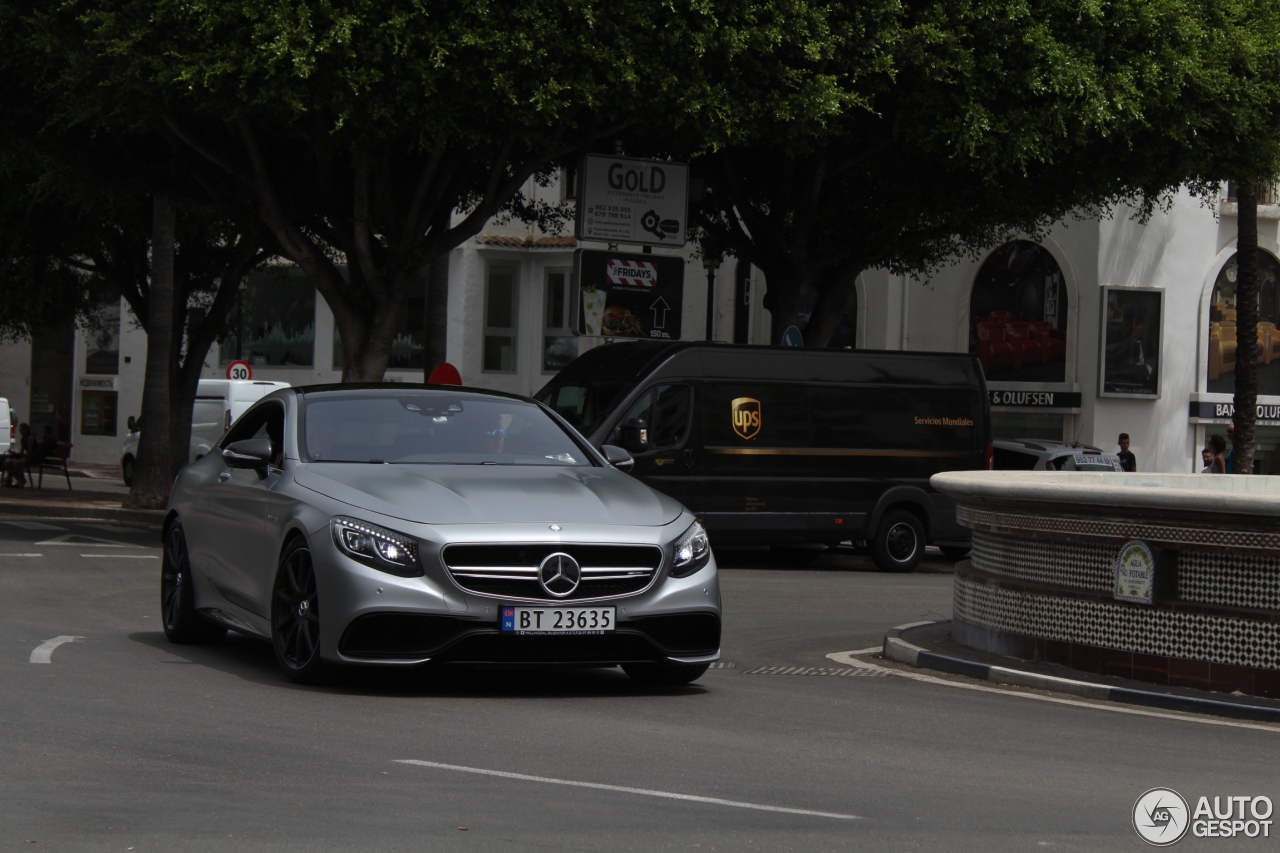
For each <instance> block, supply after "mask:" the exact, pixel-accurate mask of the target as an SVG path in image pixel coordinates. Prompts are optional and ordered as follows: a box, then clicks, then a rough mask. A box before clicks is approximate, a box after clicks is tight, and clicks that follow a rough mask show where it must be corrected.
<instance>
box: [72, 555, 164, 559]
mask: <svg viewBox="0 0 1280 853" xmlns="http://www.w3.org/2000/svg"><path fill="white" fill-rule="evenodd" d="M80 556H81V557H115V558H117V559H122V560H158V559H160V558H159V557H158V556H156V555H155V554H81V555H80Z"/></svg>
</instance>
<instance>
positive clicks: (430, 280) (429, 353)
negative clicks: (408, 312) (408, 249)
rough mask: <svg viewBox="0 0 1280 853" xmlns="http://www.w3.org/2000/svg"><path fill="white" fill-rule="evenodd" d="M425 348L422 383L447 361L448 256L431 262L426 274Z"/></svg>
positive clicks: (442, 256)
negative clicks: (439, 365)
mask: <svg viewBox="0 0 1280 853" xmlns="http://www.w3.org/2000/svg"><path fill="white" fill-rule="evenodd" d="M425 343H426V346H425V348H424V351H423V353H422V364H423V369H424V371H425V373H424V377H423V378H424V381H425V378H426V377H427V376H430V375H431V371H432V370H434V369H435V367H436V365H437V364H440V363H441V362H445V361H448V360H449V348H448V343H449V255H448V254H444V255H441V256H440V257H438V258H436V259H435V260H434V261H432V262H431V271H430V272H429V273H428V274H427V328H426V341H425Z"/></svg>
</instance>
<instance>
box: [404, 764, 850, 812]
mask: <svg viewBox="0 0 1280 853" xmlns="http://www.w3.org/2000/svg"><path fill="white" fill-rule="evenodd" d="M395 763H396V764H414V765H417V766H419V767H434V768H436V769H438V770H457V771H458V772H460V773H475V774H477V775H480V776H497V777H499V778H501V779H518V780H520V781H522V782H543V783H545V784H548V785H568V786H570V787H572V788H594V789H595V790H597V791H615V792H617V793H621V794H640V795H641V796H644V797H661V798H663V799H667V800H685V801H687V802H691V803H709V804H711V805H715V806H731V807H733V808H735V809H755V810H756V811H762V812H783V813H784V814H799V815H809V816H811V817H831V818H836V819H837V820H862V818H861V817H860V816H858V815H853V814H839V813H837V812H820V811H814V810H813V809H792V808H787V807H785V806H765V805H760V804H759V803H744V802H740V801H738V800H722V799H720V798H719V797H699V796H695V795H693V794H677V793H674V792H672V791H654V790H651V789H649V788H628V787H625V786H623V785H602V784H600V783H599V782H578V781H576V780H573V779H552V778H550V777H548V776H529V775H527V774H524V773H510V772H507V771H505V770H486V769H484V768H483V767H464V766H462V765H460V764H440V763H438V762H435V761H418V760H416V759H412V758H401V759H396V761H395Z"/></svg>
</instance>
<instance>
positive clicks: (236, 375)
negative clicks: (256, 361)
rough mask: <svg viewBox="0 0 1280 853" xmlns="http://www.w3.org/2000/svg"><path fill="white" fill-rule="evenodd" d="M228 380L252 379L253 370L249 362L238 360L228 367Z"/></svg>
mask: <svg viewBox="0 0 1280 853" xmlns="http://www.w3.org/2000/svg"><path fill="white" fill-rule="evenodd" d="M227 378H228V379H252V378H253V368H252V367H250V366H249V362H247V361H245V360H243V359H236V360H235V361H233V362H231V363H230V364H228V365H227Z"/></svg>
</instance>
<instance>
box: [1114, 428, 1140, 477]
mask: <svg viewBox="0 0 1280 853" xmlns="http://www.w3.org/2000/svg"><path fill="white" fill-rule="evenodd" d="M1116 458H1118V459H1119V460H1120V467H1122V468H1124V470H1125V471H1126V472H1127V473H1129V474H1136V473H1138V457H1136V456H1134V455H1133V454H1132V453H1131V452H1130V451H1129V433H1127V432H1122V433H1120V452H1119V453H1117V454H1116Z"/></svg>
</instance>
